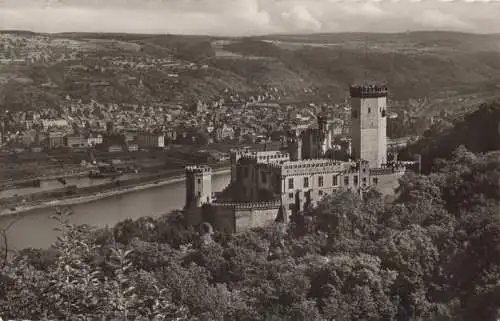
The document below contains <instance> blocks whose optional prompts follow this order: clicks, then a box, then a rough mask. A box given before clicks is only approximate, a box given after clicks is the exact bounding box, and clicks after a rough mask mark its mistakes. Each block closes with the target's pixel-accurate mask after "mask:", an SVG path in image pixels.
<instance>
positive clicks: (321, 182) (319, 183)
mask: <svg viewBox="0 0 500 321" xmlns="http://www.w3.org/2000/svg"><path fill="white" fill-rule="evenodd" d="M318 186H319V187H322V186H323V176H319V177H318Z"/></svg>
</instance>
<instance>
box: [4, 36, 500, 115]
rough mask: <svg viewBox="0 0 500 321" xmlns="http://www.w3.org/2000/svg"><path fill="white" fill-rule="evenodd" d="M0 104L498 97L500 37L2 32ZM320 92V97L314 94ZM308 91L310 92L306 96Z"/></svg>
mask: <svg viewBox="0 0 500 321" xmlns="http://www.w3.org/2000/svg"><path fill="white" fill-rule="evenodd" d="M0 74H1V76H0V108H1V109H28V108H37V107H43V106H55V105H57V104H58V102H59V101H60V100H62V99H64V97H66V95H67V94H69V95H70V96H71V97H72V98H81V99H84V100H88V99H95V100H97V101H102V102H111V101H113V102H136V103H139V104H149V103H154V102H165V101H196V100H198V99H200V98H202V99H210V98H215V97H217V96H218V95H219V94H220V93H221V92H222V91H224V90H226V89H228V90H231V91H237V92H240V93H245V92H255V91H256V90H258V89H259V88H262V87H267V88H268V87H275V88H278V89H280V90H282V92H284V93H286V95H284V96H283V97H281V98H282V99H287V100H294V99H295V100H300V99H304V97H305V96H307V97H306V98H307V99H309V98H317V97H312V96H314V95H316V96H318V97H323V98H325V97H328V99H330V100H333V101H337V102H340V101H343V100H344V99H345V96H346V93H347V89H348V86H349V85H351V84H353V83H364V82H384V83H387V84H388V85H389V87H390V91H391V99H392V100H396V101H403V102H404V101H407V100H408V99H410V98H423V97H428V98H430V99H433V100H434V99H441V100H448V99H451V100H453V99H455V98H457V97H460V96H461V95H470V94H475V95H478V96H479V98H477V99H478V100H480V99H481V97H482V96H484V97H485V98H487V99H491V98H496V97H497V96H499V95H500V88H499V87H498V86H497V85H498V84H500V36H499V35H473V34H463V33H448V32H415V33H402V34H357V33H353V34H319V35H280V36H265V37H253V38H225V39H223V38H211V37H205V36H204V37H196V36H174V35H125V34H79V33H71V34H69V33H68V34H53V35H38V34H32V33H20V34H16V33H0ZM311 92H314V95H311V94H310V93H311ZM305 93H307V94H305Z"/></svg>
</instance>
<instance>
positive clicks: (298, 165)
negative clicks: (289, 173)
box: [282, 158, 342, 169]
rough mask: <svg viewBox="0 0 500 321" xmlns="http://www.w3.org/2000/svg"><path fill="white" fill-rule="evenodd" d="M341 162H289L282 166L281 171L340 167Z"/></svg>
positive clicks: (324, 160)
mask: <svg viewBox="0 0 500 321" xmlns="http://www.w3.org/2000/svg"><path fill="white" fill-rule="evenodd" d="M341 164H342V162H340V161H336V160H332V159H327V158H324V159H303V160H298V161H289V162H285V163H283V164H282V166H283V169H295V168H314V167H322V166H332V165H341Z"/></svg>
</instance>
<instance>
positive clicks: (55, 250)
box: [0, 148, 500, 321]
mask: <svg viewBox="0 0 500 321" xmlns="http://www.w3.org/2000/svg"><path fill="white" fill-rule="evenodd" d="M499 169H500V159H499V154H498V153H496V154H488V155H479V154H477V155H476V154H473V153H471V152H468V151H467V150H466V149H464V148H459V149H458V150H457V151H455V153H454V155H453V158H452V159H451V160H450V161H449V162H447V164H446V165H442V166H440V167H438V168H437V169H436V172H435V173H433V174H431V175H429V176H418V175H412V174H409V175H407V176H405V177H404V179H403V180H402V182H401V187H400V191H399V192H400V194H399V195H400V196H399V199H398V200H397V201H396V202H394V203H387V202H385V201H384V200H383V199H382V198H381V197H380V196H379V195H377V194H376V193H371V194H370V195H368V197H366V198H365V199H364V200H360V199H359V198H358V197H357V196H356V195H353V194H350V193H341V194H338V195H334V196H332V197H329V198H328V199H325V200H324V201H323V202H322V204H320V206H319V207H318V208H317V209H316V210H315V211H314V212H313V213H312V216H311V217H307V218H304V217H299V218H296V222H294V223H292V224H291V226H290V227H289V228H288V229H287V230H286V231H284V229H282V228H280V227H279V226H276V227H272V228H269V229H260V230H254V231H250V232H247V233H243V234H241V235H222V234H217V233H216V234H215V235H213V236H212V237H211V238H210V237H209V238H207V237H203V238H202V237H200V236H199V233H197V232H196V231H193V230H190V229H188V228H186V226H184V219H183V216H182V214H181V213H172V215H170V216H168V217H162V218H159V219H151V218H143V219H140V220H138V221H135V222H133V221H125V222H122V223H120V224H118V225H117V226H116V227H115V228H113V229H102V230H95V229H92V228H90V227H87V226H73V225H71V224H70V223H69V222H68V221H67V219H68V216H67V215H66V214H64V213H59V214H58V215H56V217H55V219H57V220H59V222H60V228H61V237H60V238H59V239H58V240H57V242H55V244H54V245H53V246H52V247H51V248H50V249H48V250H25V251H21V252H19V253H16V254H15V255H14V256H12V257H11V258H10V259H9V260H8V261H7V262H3V265H2V268H1V270H0V273H1V274H0V315H1V316H2V317H4V318H14V317H15V318H16V319H19V318H29V319H32V320H43V319H52V320H54V319H55V320H97V319H98V320H102V319H103V318H104V317H105V319H106V320H127V319H128V320H245V321H247V320H248V321H251V320H256V321H257V320H346V321H354V320H404V321H407V320H493V318H494V316H495V313H496V309H497V308H498V307H499V302H500V285H499V283H498V280H500V218H499V213H498V209H499V207H498V206H499V200H500V188H499V181H500V172H499Z"/></svg>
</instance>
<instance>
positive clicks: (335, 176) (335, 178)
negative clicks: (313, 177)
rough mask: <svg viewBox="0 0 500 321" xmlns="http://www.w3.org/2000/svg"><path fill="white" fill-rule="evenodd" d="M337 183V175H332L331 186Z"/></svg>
mask: <svg viewBox="0 0 500 321" xmlns="http://www.w3.org/2000/svg"><path fill="white" fill-rule="evenodd" d="M338 185H339V177H338V176H337V175H333V180H332V186H338Z"/></svg>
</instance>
